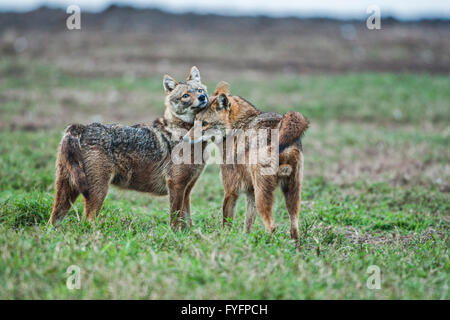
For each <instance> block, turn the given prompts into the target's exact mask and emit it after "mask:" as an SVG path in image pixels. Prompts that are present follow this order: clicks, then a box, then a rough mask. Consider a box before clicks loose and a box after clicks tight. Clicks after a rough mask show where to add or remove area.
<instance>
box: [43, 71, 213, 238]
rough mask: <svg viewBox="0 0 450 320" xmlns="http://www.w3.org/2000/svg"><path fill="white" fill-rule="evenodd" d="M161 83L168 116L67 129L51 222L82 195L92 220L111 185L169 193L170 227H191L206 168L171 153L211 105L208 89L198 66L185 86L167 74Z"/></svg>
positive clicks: (87, 216) (57, 164) (59, 152)
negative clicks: (195, 192) (195, 193)
mask: <svg viewBox="0 0 450 320" xmlns="http://www.w3.org/2000/svg"><path fill="white" fill-rule="evenodd" d="M163 83H164V88H165V90H166V111H165V114H164V118H160V119H158V120H156V121H155V122H154V123H153V124H151V125H145V124H144V125H142V124H141V125H135V126H132V127H128V126H122V125H117V124H114V125H102V124H99V123H93V124H89V125H71V126H69V127H68V128H67V129H66V131H65V134H64V136H63V138H62V140H61V143H60V146H59V151H58V156H57V161H56V180H55V202H54V205H53V210H52V213H51V216H50V220H49V223H52V224H55V223H56V222H57V221H58V220H61V219H62V218H64V216H65V215H66V213H67V211H68V210H69V209H70V207H71V205H72V204H73V202H74V201H75V200H76V198H77V197H78V195H79V194H80V193H81V194H82V195H83V202H84V207H85V217H86V218H87V219H88V220H90V221H94V220H95V217H96V215H97V213H98V212H99V210H100V208H101V207H102V205H103V201H104V199H105V197H106V194H107V193H108V188H109V185H110V184H113V185H115V186H118V187H120V188H124V189H131V190H136V191H141V192H149V193H152V194H155V195H167V194H168V195H169V199H170V225H171V227H172V228H173V229H176V228H178V227H182V228H183V227H184V226H185V224H188V225H191V224H192V222H191V219H190V193H191V191H192V188H193V186H194V184H195V182H196V181H197V179H198V178H199V176H200V174H201V172H202V170H203V168H204V165H203V164H193V165H189V164H174V163H173V162H172V158H171V151H172V150H173V148H174V147H175V146H176V145H177V144H178V143H179V142H180V140H181V137H182V133H183V130H184V132H186V131H187V130H189V129H190V128H191V127H192V126H193V123H192V121H193V119H194V116H195V114H196V113H198V112H199V111H200V110H201V109H202V108H204V107H205V106H206V105H207V103H208V99H207V93H206V87H205V86H204V85H203V84H202V83H201V82H200V73H199V72H198V69H197V68H195V67H193V68H192V69H191V72H190V74H189V76H188V78H187V81H186V82H180V83H178V82H176V81H175V80H173V79H172V78H170V77H169V76H164V81H163ZM183 96H184V97H183ZM202 96H203V97H202ZM190 121H191V122H190Z"/></svg>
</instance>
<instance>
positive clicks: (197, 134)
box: [183, 81, 232, 144]
mask: <svg viewBox="0 0 450 320" xmlns="http://www.w3.org/2000/svg"><path fill="white" fill-rule="evenodd" d="M229 97H230V96H229V89H228V83H226V82H224V81H222V82H220V83H219V84H218V85H217V88H216V90H215V91H214V93H213V95H212V96H211V99H210V101H211V102H210V104H209V106H208V108H206V109H205V110H204V111H202V112H200V113H199V114H197V115H196V117H195V124H194V127H192V128H191V130H189V132H188V133H187V134H186V135H185V136H184V137H183V140H184V141H186V142H189V143H191V144H194V143H198V142H201V141H208V140H210V139H211V138H212V137H215V138H218V137H225V134H226V130H227V128H229V127H230V121H232V120H231V119H230V108H231V101H230V100H229Z"/></svg>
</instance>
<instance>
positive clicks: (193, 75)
mask: <svg viewBox="0 0 450 320" xmlns="http://www.w3.org/2000/svg"><path fill="white" fill-rule="evenodd" d="M189 80H194V81H198V82H200V71H199V70H198V68H197V67H196V66H193V67H192V68H191V71H189V75H188V77H187V81H189Z"/></svg>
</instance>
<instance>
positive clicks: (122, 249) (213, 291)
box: [0, 61, 450, 299]
mask: <svg viewBox="0 0 450 320" xmlns="http://www.w3.org/2000/svg"><path fill="white" fill-rule="evenodd" d="M21 68H22V69H21ZM0 70H1V71H2V72H4V73H6V74H8V72H9V74H8V76H7V77H6V78H2V79H0V90H1V91H0V95H1V93H2V92H3V93H8V92H11V90H22V89H24V88H26V89H27V90H30V92H42V93H46V92H48V91H49V90H51V89H52V88H67V89H74V90H85V91H95V92H103V91H107V90H110V89H111V88H112V89H117V90H119V91H121V92H122V91H123V92H125V91H126V92H130V93H131V94H133V93H134V92H135V93H138V92H141V91H142V90H148V92H150V94H153V93H154V95H155V96H156V97H160V96H161V97H162V96H163V95H162V93H161V92H159V91H160V90H162V89H161V88H160V86H161V83H160V79H159V78H158V79H156V78H155V79H153V78H149V79H145V78H143V79H136V80H133V81H132V82H129V81H128V80H126V79H125V80H124V79H122V78H107V79H105V78H89V79H84V78H77V77H76V76H73V75H68V74H65V73H63V72H62V71H60V70H58V69H57V68H55V67H52V66H48V65H36V66H33V67H27V65H26V64H25V63H16V62H14V63H11V62H10V61H9V62H8V61H3V62H2V63H0ZM45 75H47V76H48V77H44V76H45ZM37 79H42V81H37ZM217 80H220V79H217ZM231 85H232V86H231V88H232V90H233V88H235V92H236V93H237V94H241V95H242V96H244V97H246V98H248V99H249V100H250V101H252V102H254V103H255V104H256V105H258V106H260V107H261V108H263V109H265V110H280V111H286V110H290V109H294V110H299V111H301V112H302V113H304V114H305V115H306V116H308V117H309V119H310V120H311V122H312V126H311V129H310V130H309V131H308V133H307V134H306V136H305V138H304V141H303V142H304V150H305V177H304V184H303V192H302V209H301V213H300V222H299V226H300V233H301V248H300V250H298V249H296V247H295V245H294V243H293V242H292V241H291V240H290V239H289V232H288V231H289V218H288V214H287V212H286V209H285V206H284V203H283V201H282V196H281V193H280V192H279V191H277V201H276V203H275V205H274V215H275V220H276V223H277V224H278V225H279V228H278V230H277V232H276V233H275V234H274V235H271V236H270V235H267V234H265V233H264V230H263V226H262V222H261V220H260V219H259V218H258V219H257V221H256V226H255V230H254V231H253V232H252V233H251V234H244V233H243V220H244V212H245V201H244V198H243V197H242V198H241V199H240V200H239V202H238V206H237V212H236V217H235V219H234V223H233V226H232V227H231V228H230V229H226V230H224V229H222V227H221V205H222V203H221V202H222V196H223V188H222V185H221V183H220V178H219V171H218V167H217V166H216V165H210V166H208V167H207V169H206V170H205V172H204V174H203V175H202V177H201V178H200V180H199V182H198V183H197V185H196V187H195V189H194V192H193V196H192V212H193V220H194V227H193V228H192V229H191V230H189V231H186V232H177V233H174V232H172V231H171V230H170V228H169V221H168V200H167V198H157V197H153V196H150V195H147V194H141V193H137V192H127V191H121V190H118V189H115V188H111V189H110V193H109V194H108V196H107V199H106V201H105V203H104V206H103V208H102V210H101V213H100V215H99V217H98V223H97V225H96V226H95V227H93V226H92V225H90V224H89V223H86V222H84V221H83V220H81V219H80V218H81V217H82V212H83V206H82V203H81V199H79V200H77V202H76V203H75V205H74V207H73V208H72V209H71V211H70V212H69V214H68V216H67V217H66V219H65V220H64V221H63V222H62V224H61V225H60V227H58V228H57V229H55V228H52V227H49V226H48V225H47V224H46V222H47V220H48V218H49V215H50V211H51V206H52V203H53V192H54V189H53V179H54V172H53V170H54V161H55V153H56V148H57V144H58V141H59V139H60V137H61V131H62V126H60V125H59V124H57V125H55V128H53V129H48V130H37V131H33V132H29V131H21V130H6V129H4V130H2V131H0V135H1V139H0V299H42V298H43V299H84V298H96V299H109V298H119V299H122V298H130V299H136V298H144V299H148V298H150V299H216V298H217V299H346V298H349V299H449V294H448V282H449V271H450V262H449V258H448V257H449V238H448V237H449V232H448V227H449V225H448V221H449V212H450V204H449V203H450V201H449V200H450V198H449V193H448V181H449V180H450V179H449V171H448V162H449V158H450V151H449V142H450V138H449V131H448V128H446V126H448V121H449V113H448V110H449V109H450V108H449V101H450V99H449V98H450V96H449V91H448V87H449V86H450V78H449V77H448V76H430V75H393V74H350V75H333V76H303V77H300V78H289V77H285V78H274V79H267V80H261V81H258V82H254V81H246V80H240V81H236V82H233V83H231ZM212 88H213V85H212V84H211V85H210V91H211V89H212ZM83 92H84V91H83ZM267 92H270V93H271V94H270V95H267ZM0 97H1V96H0ZM28 99H29V101H31V102H32V104H33V105H34V107H35V108H38V111H39V110H41V109H42V108H45V103H44V102H46V101H47V100H45V99H47V98H46V96H45V94H44V95H42V96H38V99H44V100H42V101H35V100H33V99H32V98H31V97H28ZM155 99H156V98H155ZM0 101H1V100H0ZM161 104H162V103H161ZM19 105H20V103H19ZM54 105H57V103H56V102H55V104H54ZM15 106H16V102H14V101H12V100H8V101H6V102H5V103H3V102H1V105H0V112H2V113H4V114H9V115H10V116H12V117H14V116H17V115H18V114H19V111H18V110H16V107H15ZM36 106H37V107H36ZM159 107H160V105H157V106H155V107H152V108H154V110H152V111H157V110H156V109H157V108H159ZM39 108H41V109H39ZM124 108H131V109H133V105H131V106H130V105H127V106H124ZM395 109H398V110H399V111H400V113H401V116H400V117H399V115H400V113H399V112H396V113H393V110H395ZM42 110H43V109H42ZM139 110H141V111H140V112H142V109H139ZM394 114H395V115H396V116H394ZM352 170H356V171H355V172H353V171H352ZM71 265H77V266H79V267H80V268H81V270H82V273H81V289H80V290H69V289H68V288H67V287H66V280H67V274H66V270H67V268H68V267H69V266H71ZM371 265H377V266H379V268H380V270H381V289H380V290H370V289H368V288H367V286H366V281H367V279H368V277H369V274H368V273H367V268H368V267H369V266H371Z"/></svg>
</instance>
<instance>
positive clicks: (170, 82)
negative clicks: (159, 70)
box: [163, 74, 177, 93]
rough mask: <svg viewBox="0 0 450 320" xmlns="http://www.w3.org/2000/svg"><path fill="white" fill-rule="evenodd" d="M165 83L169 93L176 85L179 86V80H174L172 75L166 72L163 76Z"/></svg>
mask: <svg viewBox="0 0 450 320" xmlns="http://www.w3.org/2000/svg"><path fill="white" fill-rule="evenodd" d="M163 85H164V90H165V91H166V93H169V92H170V91H172V90H173V89H175V87H176V86H177V82H176V81H175V80H173V79H172V77H171V76H169V75H167V74H166V75H164V78H163Z"/></svg>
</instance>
